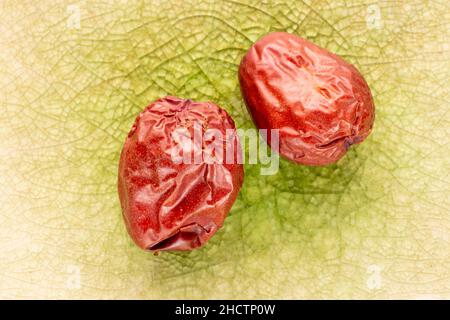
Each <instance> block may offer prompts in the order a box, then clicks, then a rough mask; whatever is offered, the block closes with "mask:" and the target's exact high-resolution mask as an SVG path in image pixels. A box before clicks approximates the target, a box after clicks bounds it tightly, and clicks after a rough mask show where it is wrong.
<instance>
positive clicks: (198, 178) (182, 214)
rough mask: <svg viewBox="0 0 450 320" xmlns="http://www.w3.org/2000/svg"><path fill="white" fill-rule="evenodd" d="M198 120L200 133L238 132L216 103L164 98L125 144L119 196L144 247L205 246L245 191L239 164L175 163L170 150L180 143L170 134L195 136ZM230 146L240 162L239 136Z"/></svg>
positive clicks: (138, 120)
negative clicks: (182, 132) (185, 132)
mask: <svg viewBox="0 0 450 320" xmlns="http://www.w3.org/2000/svg"><path fill="white" fill-rule="evenodd" d="M197 121H198V122H197ZM195 122H197V123H199V124H200V125H201V126H202V133H203V132H204V129H206V128H211V129H217V130H219V131H220V132H221V133H223V134H224V135H223V137H226V136H225V131H226V130H227V129H229V130H234V132H235V131H236V129H235V125H234V122H233V120H232V119H231V117H230V116H229V115H228V114H227V113H226V112H225V111H224V110H223V109H221V108H219V107H218V106H216V105H215V104H213V103H210V102H193V101H191V100H184V99H180V98H176V97H165V98H162V99H159V100H157V101H155V102H154V103H152V104H150V105H149V106H148V107H147V108H146V109H145V110H144V111H143V112H141V113H140V114H139V116H138V117H137V118H136V121H135V123H134V125H133V127H132V129H131V131H130V133H129V135H128V137H127V139H126V141H125V144H124V146H123V150H122V153H121V157H120V163H119V178H118V190H119V198H120V202H121V206H122V212H123V218H124V220H125V224H126V227H127V230H128V233H129V234H130V236H131V238H132V239H133V240H134V241H135V243H136V244H137V245H138V246H139V247H141V248H142V249H146V250H152V251H162V250H191V249H194V248H198V247H200V246H202V245H203V244H205V243H206V242H207V241H208V240H209V239H210V238H211V237H212V236H213V235H214V233H215V232H216V231H217V230H218V229H219V228H220V227H221V226H222V224H223V221H224V219H225V217H226V215H227V214H228V212H229V210H230V209H231V207H232V205H233V203H234V201H235V199H236V197H237V194H238V192H239V189H240V188H241V185H242V182H243V177H244V171H243V166H242V164H238V163H237V161H234V162H233V163H231V164H227V163H225V161H224V162H223V163H209V162H208V163H206V162H205V161H203V160H202V161H201V162H197V163H195V162H194V161H192V163H191V164H189V163H188V164H185V163H182V162H181V163H179V164H176V162H174V161H173V158H172V156H171V153H170V150H172V148H173V147H174V146H175V145H176V143H177V142H176V141H174V140H173V139H172V138H171V135H172V132H173V131H174V130H176V129H179V128H180V127H181V128H186V129H187V130H188V131H189V133H190V134H191V137H193V136H194V132H193V124H194V123H195ZM224 139H225V138H224ZM229 143H233V144H234V145H235V148H234V150H235V155H234V156H235V157H234V159H237V155H238V153H240V152H241V150H240V145H239V140H238V138H237V135H233V136H232V141H229ZM223 145H224V148H225V143H223Z"/></svg>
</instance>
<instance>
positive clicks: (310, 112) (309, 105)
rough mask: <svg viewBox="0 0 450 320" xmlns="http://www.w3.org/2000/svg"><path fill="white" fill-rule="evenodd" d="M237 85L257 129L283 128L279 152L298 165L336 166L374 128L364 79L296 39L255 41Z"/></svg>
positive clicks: (277, 34)
mask: <svg viewBox="0 0 450 320" xmlns="http://www.w3.org/2000/svg"><path fill="white" fill-rule="evenodd" d="M239 81H240V84H241V91H242V95H243V97H244V100H245V103H246V105H247V108H248V110H249V112H250V113H251V115H252V118H253V120H254V122H255V124H256V126H257V127H258V128H259V129H279V153H280V154H281V155H282V156H284V157H285V158H287V159H289V160H292V161H294V162H296V163H300V164H305V165H313V166H316V165H317V166H320V165H328V164H331V163H334V162H336V161H338V160H339V159H340V158H342V156H344V154H345V153H346V152H347V150H348V148H349V146H350V145H352V144H355V143H360V142H362V141H363V140H364V139H365V138H366V137H367V136H368V135H369V133H370V132H371V130H372V126H373V122H374V119H375V106H374V103H373V98H372V95H371V92H370V89H369V87H368V85H367V83H366V81H365V80H364V78H363V77H362V75H361V74H360V73H359V72H358V70H357V69H356V68H355V67H354V66H353V65H351V64H350V63H348V62H346V61H344V60H343V59H342V58H340V57H339V56H337V55H335V54H332V53H330V52H329V51H327V50H325V49H323V48H320V47H318V46H317V45H315V44H313V43H311V42H309V41H307V40H305V39H302V38H300V37H298V36H295V35H292V34H289V33H285V32H275V33H271V34H268V35H266V36H264V37H263V38H261V39H260V40H258V41H257V42H256V43H254V44H253V46H252V47H251V48H250V49H249V50H248V52H247V53H246V55H245V56H244V57H243V59H242V61H241V64H240V67H239ZM268 137H269V138H268V143H269V144H271V141H270V135H268ZM272 148H273V146H272Z"/></svg>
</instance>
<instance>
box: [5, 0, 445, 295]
mask: <svg viewBox="0 0 450 320" xmlns="http://www.w3.org/2000/svg"><path fill="white" fill-rule="evenodd" d="M78 18H79V19H78ZM270 31H288V32H291V33H295V34H297V35H299V36H301V37H304V38H307V39H309V40H311V41H313V42H315V43H316V44H318V45H320V46H322V47H324V48H327V49H328V50H330V51H332V52H335V53H337V54H339V55H341V56H342V57H344V58H345V59H346V60H348V61H350V62H351V63H353V64H355V65H356V66H357V67H358V68H359V70H360V71H361V73H362V74H363V75H364V76H365V78H366V80H367V82H368V84H369V86H370V87H371V89H372V93H373V95H374V98H375V103H376V107H377V110H376V122H375V128H374V131H373V133H372V134H371V136H370V137H369V138H368V139H367V140H366V141H365V142H364V143H363V144H361V145H359V146H357V147H356V148H352V150H351V151H350V152H349V153H348V155H347V156H346V157H345V158H344V159H342V160H341V161H340V162H338V163H337V164H336V165H332V166H329V167H324V168H311V167H304V166H296V165H294V164H291V163H288V162H287V161H284V160H282V161H281V163H280V170H279V172H278V174H276V175H273V176H261V175H260V174H259V169H260V168H259V167H258V166H257V165H246V167H245V170H246V177H245V182H244V186H243V188H242V191H241V193H240V195H239V197H238V200H237V201H236V203H235V205H234V207H233V210H232V212H231V213H230V215H229V216H228V218H227V219H226V221H225V225H224V227H223V228H222V229H221V230H220V231H219V232H218V233H217V234H216V235H215V236H214V238H213V239H212V240H211V241H210V242H209V243H208V244H207V245H206V246H205V247H204V248H202V249H200V250H196V251H193V252H189V253H162V254H161V255H159V256H157V257H156V256H153V255H152V254H149V253H146V252H144V251H141V250H139V249H138V248H137V247H136V246H135V245H134V244H133V243H132V241H131V240H130V238H129V237H128V235H127V233H126V230H125V228H124V225H123V222H122V218H121V212H120V205H119V201H118V196H117V191H116V181H117V165H118V158H119V154H120V151H121V147H122V143H123V141H124V139H125V137H126V134H127V132H128V130H129V129H130V127H131V125H132V123H133V121H134V118H135V117H136V115H137V114H138V113H139V112H140V111H141V110H142V109H143V108H144V107H145V106H146V105H148V103H149V102H151V101H152V100H154V99H156V98H158V97H161V96H164V95H167V94H171V95H176V96H180V97H183V98H191V99H195V100H200V101H204V100H211V101H215V102H216V103H217V104H219V105H220V106H222V107H223V108H225V109H226V110H227V111H228V112H229V113H230V114H231V116H232V117H233V118H234V120H235V121H236V124H237V126H238V127H239V128H252V127H253V124H252V122H251V120H250V117H249V115H248V113H247V111H246V109H245V106H244V104H243V102H242V99H241V95H240V91H239V84H238V80H237V69H238V64H239V62H240V59H241V58H242V56H243V54H244V53H245V51H246V50H247V49H248V48H249V46H250V45H251V44H252V42H253V41H255V40H256V39H258V38H259V37H260V36H262V35H264V34H266V33H268V32H270ZM449 39H450V5H449V3H448V2H447V1H356V0H355V1H354V0H349V1H343V2H338V1H306V0H305V1H290V0H288V1H281V0H274V1H262V2H261V1H253V0H249V1H246V0H245V1H244V0H239V1H235V0H208V1H200V0H198V1H183V0H179V1H170V0H167V1H166V0H164V1H162V0H161V1H146V2H144V1H81V2H66V1H49V0H45V1H39V3H37V2H36V1H28V0H22V1H10V0H3V1H1V3H0V111H1V113H0V209H1V210H0V239H1V241H0V297H1V298H36V297H41V298H148V299H157V298H241V299H242V298H421V297H434V298H450V271H449V270H450V256H449V253H450V237H449V235H450V216H449V215H450V202H449V199H450V197H449V195H450V191H449V185H450V178H449V168H450V163H449V154H450V148H449V142H450V141H449V134H450V132H449V124H450V115H449V112H448V111H449V102H450V97H449V95H450V90H449V81H450V44H449Z"/></svg>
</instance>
